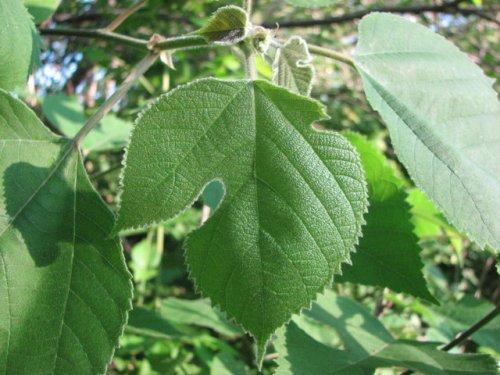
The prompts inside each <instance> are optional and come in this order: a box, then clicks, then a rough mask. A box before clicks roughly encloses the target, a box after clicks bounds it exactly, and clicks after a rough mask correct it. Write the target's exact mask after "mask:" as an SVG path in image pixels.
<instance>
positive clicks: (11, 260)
mask: <svg viewBox="0 0 500 375" xmlns="http://www.w3.org/2000/svg"><path fill="white" fill-rule="evenodd" d="M0 179H1V184H0V373H2V374H4V373H5V374H35V373H47V374H48V373H57V374H89V373H93V374H103V373H104V372H105V369H106V365H107V364H108V363H109V362H110V360H111V357H112V354H113V352H114V348H115V346H116V345H117V341H118V337H119V336H120V334H121V333H122V330H123V327H124V325H125V322H126V312H127V311H128V310H129V309H130V299H131V283H130V277H129V273H128V271H127V270H126V266H125V262H124V258H123V254H122V250H121V246H120V243H119V240H118V238H116V237H115V238H111V239H109V238H108V235H109V233H110V231H111V230H112V228H113V224H114V218H113V215H112V213H111V212H110V211H109V210H108V209H107V207H106V205H105V204H104V202H102V200H101V199H100V197H99V195H98V194H97V193H96V192H95V191H94V190H93V188H92V186H91V184H90V182H89V180H88V177H87V174H86V172H85V169H84V167H83V164H82V160H81V157H80V154H79V152H78V151H77V150H75V149H74V147H73V145H72V143H71V141H70V140H67V139H63V138H60V137H58V136H55V135H54V134H52V133H50V132H49V131H48V130H47V129H46V128H45V127H44V125H43V124H42V123H41V122H40V121H39V120H38V119H37V118H36V116H35V115H34V114H33V112H31V110H29V109H28V108H27V107H26V106H25V105H24V104H23V103H22V102H20V101H19V100H17V99H14V98H12V97H11V96H9V94H7V93H5V92H4V91H1V90H0Z"/></svg>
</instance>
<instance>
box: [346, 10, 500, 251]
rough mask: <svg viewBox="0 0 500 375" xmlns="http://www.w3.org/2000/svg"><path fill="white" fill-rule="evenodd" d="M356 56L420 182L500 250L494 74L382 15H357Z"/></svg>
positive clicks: (499, 115) (471, 231)
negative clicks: (489, 76) (357, 39)
mask: <svg viewBox="0 0 500 375" xmlns="http://www.w3.org/2000/svg"><path fill="white" fill-rule="evenodd" d="M354 62H355V65H356V67H357V69H358V70H359V72H360V74H361V76H362V78H363V83H364V89H365V92H366V95H367V97H368V100H369V102H370V104H371V105H372V107H373V108H374V109H375V110H377V111H378V112H380V114H381V116H382V118H383V119H384V121H385V122H386V124H387V126H388V128H389V131H390V133H391V138H392V142H393V144H394V148H395V150H396V153H397V154H398V157H399V159H400V160H401V161H402V162H403V164H404V165H405V166H406V168H407V169H408V172H409V174H410V175H411V177H412V179H413V180H414V181H415V183H416V184H417V186H418V187H419V188H421V189H422V190H423V191H424V192H425V193H426V194H427V196H428V197H429V198H430V199H431V200H432V201H433V202H434V203H435V204H436V205H437V206H438V208H440V209H441V210H442V211H443V212H444V214H445V216H446V217H447V219H448V220H449V221H450V222H451V223H452V224H453V225H454V226H455V227H456V228H458V229H459V230H460V231H463V232H466V233H467V234H468V236H469V237H470V238H471V239H472V240H473V241H475V242H477V243H478V244H479V245H480V246H481V247H484V246H485V245H489V246H491V247H493V248H494V249H496V250H498V249H500V220H499V219H498V212H500V163H498V160H499V159H500V127H499V126H498V124H499V122H500V105H499V102H498V99H497V95H496V93H495V91H494V90H493V88H492V87H491V86H492V80H491V79H490V78H487V77H486V76H485V75H484V74H483V72H482V71H481V69H480V68H479V67H478V66H477V65H475V64H474V63H473V62H471V61H470V60H469V59H468V58H467V57H466V56H465V55H464V54H463V53H462V52H460V51H459V50H458V49H457V48H456V47H455V46H454V45H453V44H451V43H450V42H448V41H447V40H446V39H444V38H443V37H441V36H439V35H437V34H435V33H433V32H432V31H430V30H429V29H427V28H425V27H424V26H422V25H418V24H416V23H412V22H410V21H408V20H406V19H404V18H401V17H398V16H393V15H389V14H382V13H379V14H372V15H369V16H366V17H364V18H363V20H362V21H361V23H360V32H359V42H358V46H357V48H356V53H355V55H354Z"/></svg>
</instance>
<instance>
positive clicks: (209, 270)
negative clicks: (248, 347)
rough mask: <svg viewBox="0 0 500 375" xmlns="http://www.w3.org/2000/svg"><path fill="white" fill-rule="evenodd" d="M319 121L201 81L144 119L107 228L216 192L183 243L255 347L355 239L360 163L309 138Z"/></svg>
mask: <svg viewBox="0 0 500 375" xmlns="http://www.w3.org/2000/svg"><path fill="white" fill-rule="evenodd" d="M323 117H325V114H324V112H323V109H322V107H321V106H320V105H319V104H318V103H317V102H315V101H313V100H310V99H307V98H304V97H301V96H297V95H295V94H292V93H290V92H288V91H286V90H284V89H282V88H279V87H277V86H274V85H271V84H269V83H267V82H263V81H256V82H251V81H246V80H245V81H219V80H215V79H207V80H200V81H197V82H195V83H192V84H189V85H186V86H183V87H181V88H179V89H177V90H174V91H172V92H170V93H169V94H167V95H165V96H163V97H162V98H160V99H159V100H158V101H156V102H155V103H154V104H153V105H152V106H151V108H150V109H149V110H147V111H145V112H144V113H143V114H142V116H140V119H139V121H138V122H137V125H136V127H135V129H134V131H133V135H132V138H131V141H130V144H129V146H128V151H127V161H126V167H125V171H124V174H123V178H122V186H123V192H122V194H121V207H120V211H119V219H118V224H117V229H116V230H119V229H122V228H130V227H140V226H145V225H150V224H152V223H154V222H159V221H163V220H165V219H167V218H169V217H172V216H174V215H176V214H177V213H178V212H180V211H182V210H183V209H185V208H186V206H189V205H190V204H191V203H192V202H193V201H194V200H196V198H197V197H198V195H199V194H200V192H201V190H202V189H203V187H204V186H206V184H207V183H208V182H210V181H213V180H215V179H218V180H220V181H222V182H223V183H224V187H225V191H226V195H225V197H224V200H223V201H222V203H221V204H220V206H219V208H218V209H217V210H216V211H215V213H214V214H213V215H212V217H211V218H210V219H209V220H208V221H207V222H206V223H205V224H204V225H203V226H202V227H201V228H200V229H198V230H196V231H195V232H193V233H192V234H191V235H190V236H189V237H188V240H187V244H186V253H187V258H188V264H189V267H190V271H191V276H192V278H193V279H194V280H195V282H196V285H197V287H198V289H199V290H200V291H201V292H203V294H204V295H205V296H207V297H210V298H211V300H212V302H213V303H214V305H216V306H220V307H221V309H222V310H223V311H225V312H227V314H228V316H229V317H230V318H235V319H236V321H237V322H239V323H240V324H241V325H242V326H243V327H244V328H245V329H246V330H248V331H250V332H251V333H252V334H253V335H254V336H255V337H256V339H257V341H258V343H259V347H260V349H263V347H264V344H265V342H266V341H267V340H268V338H269V337H270V335H271V334H272V333H273V332H274V330H275V329H276V328H277V327H279V326H280V325H282V324H283V323H284V322H286V321H287V320H288V319H289V318H290V317H291V315H292V314H293V313H296V312H298V311H300V309H301V308H303V307H305V306H308V305H309V303H310V301H311V300H312V299H313V298H314V297H315V295H316V294H317V293H318V292H320V291H321V290H322V289H323V288H324V287H325V286H326V285H328V284H329V283H330V282H331V280H332V277H333V274H334V273H335V272H338V271H339V270H340V264H341V262H344V261H347V260H348V259H349V253H350V251H352V250H353V248H354V245H355V244H356V243H357V238H358V235H359V233H360V227H361V223H362V216H363V213H364V212H365V209H366V187H365V180H364V174H363V170H362V168H361V165H360V162H359V157H358V155H357V153H356V152H355V150H354V148H353V147H352V146H351V145H350V143H349V142H348V141H347V140H346V139H345V138H344V137H343V136H342V135H340V134H338V133H334V132H318V131H315V130H314V129H313V128H312V126H311V124H312V122H313V121H315V120H318V119H320V118H323Z"/></svg>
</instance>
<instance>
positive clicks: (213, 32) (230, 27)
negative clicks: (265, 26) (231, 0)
mask: <svg viewBox="0 0 500 375" xmlns="http://www.w3.org/2000/svg"><path fill="white" fill-rule="evenodd" d="M248 29H249V21H248V15H247V13H246V12H245V11H244V10H243V9H241V8H239V7H236V6H226V7H222V8H219V9H217V11H216V12H215V13H214V14H213V15H212V17H210V19H209V20H208V23H207V24H206V25H205V26H203V27H202V28H201V29H199V30H197V31H195V32H194V33H193V34H195V35H200V36H202V37H204V38H205V39H206V40H207V41H209V42H212V43H215V44H223V45H224V44H235V43H237V42H239V41H242V40H243V39H245V38H246V36H247V34H248Z"/></svg>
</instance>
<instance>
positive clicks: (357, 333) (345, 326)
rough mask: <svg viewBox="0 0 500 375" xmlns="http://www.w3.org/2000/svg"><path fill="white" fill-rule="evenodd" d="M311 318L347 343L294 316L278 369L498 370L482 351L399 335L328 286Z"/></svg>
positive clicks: (282, 338)
mask: <svg viewBox="0 0 500 375" xmlns="http://www.w3.org/2000/svg"><path fill="white" fill-rule="evenodd" d="M305 315H306V316H307V319H312V320H313V321H315V322H316V323H317V324H322V325H323V326H324V327H325V329H329V328H331V327H333V328H334V329H335V330H336V331H337V333H338V335H339V337H340V339H341V340H342V343H343V348H344V349H342V350H341V349H338V348H335V347H332V346H330V345H328V344H326V343H320V342H319V341H316V340H315V339H313V338H312V337H311V336H309V335H308V333H307V332H306V331H304V330H303V329H302V328H301V326H302V325H303V324H301V322H300V320H301V319H304V317H300V318H295V319H294V321H292V322H291V323H290V324H289V325H288V327H287V329H286V331H285V329H282V330H280V334H279V335H278V340H277V341H276V342H275V347H276V348H277V350H278V353H279V357H278V360H277V363H278V365H279V367H278V369H277V371H276V374H277V375H285V374H293V375H301V374H304V375H306V374H307V375H309V374H324V375H330V374H346V375H351V374H360V375H361V374H366V373H371V372H372V371H374V370H375V369H376V368H380V367H399V368H410V369H412V370H414V371H418V372H421V373H423V374H430V375H441V374H443V375H444V374H454V375H458V374H467V373H471V374H484V375H487V374H492V375H493V374H497V365H496V362H495V360H494V359H493V358H492V357H490V356H488V355H483V354H450V353H446V352H443V351H440V350H438V349H437V348H436V346H437V344H436V343H429V342H426V343H425V342H418V341H410V340H397V339H395V338H393V337H392V336H391V335H390V333H389V332H388V331H387V330H386V329H385V327H384V326H383V325H382V324H381V323H380V321H378V319H376V318H375V317H374V316H372V315H371V314H370V313H369V312H368V311H366V310H365V309H364V307H363V306H361V305H360V304H358V303H357V302H355V301H353V300H351V299H348V298H345V297H338V296H335V295H334V294H333V293H332V292H330V291H328V292H327V293H325V295H324V296H320V297H319V298H318V301H317V302H316V303H314V304H313V307H312V309H311V311H309V312H306V313H305Z"/></svg>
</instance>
